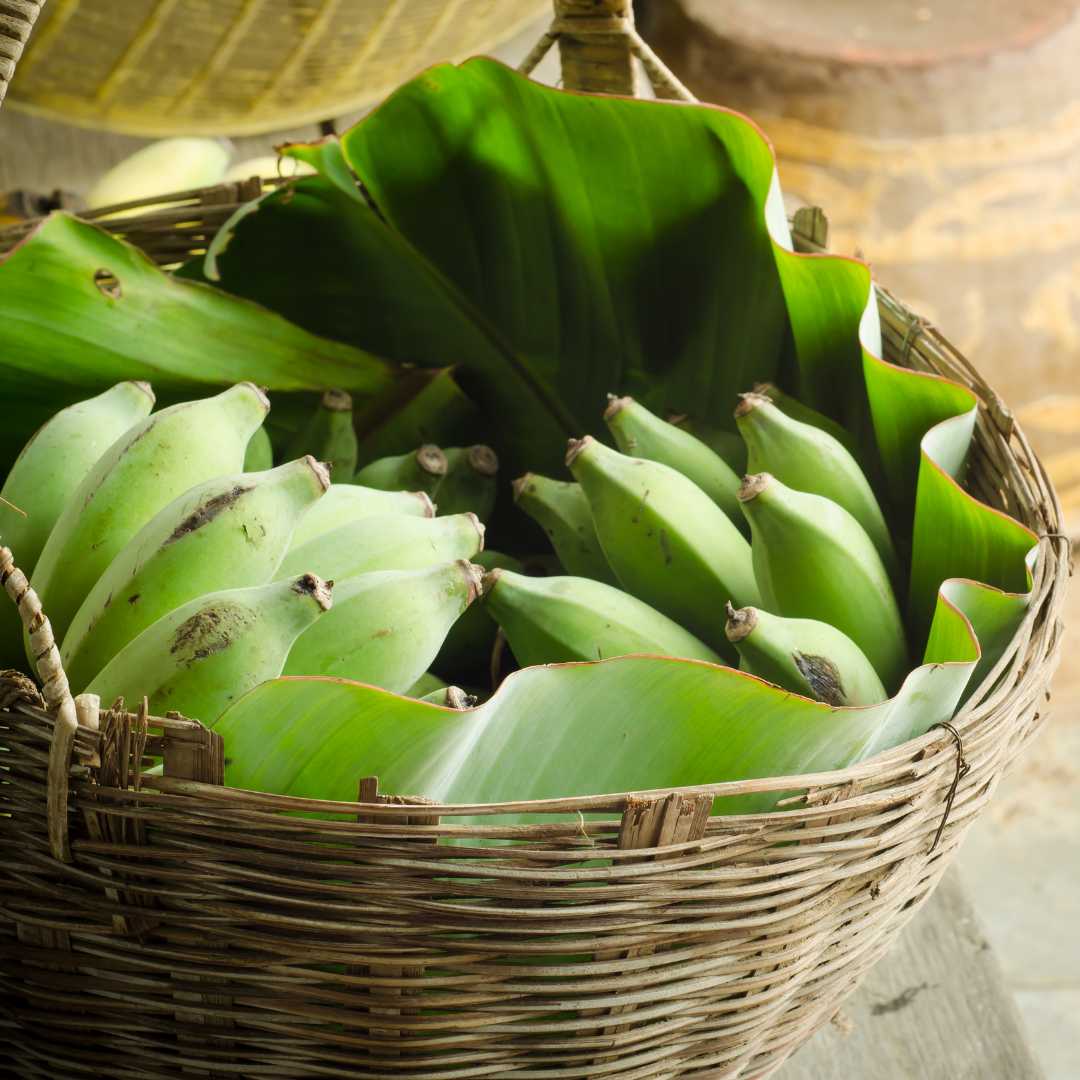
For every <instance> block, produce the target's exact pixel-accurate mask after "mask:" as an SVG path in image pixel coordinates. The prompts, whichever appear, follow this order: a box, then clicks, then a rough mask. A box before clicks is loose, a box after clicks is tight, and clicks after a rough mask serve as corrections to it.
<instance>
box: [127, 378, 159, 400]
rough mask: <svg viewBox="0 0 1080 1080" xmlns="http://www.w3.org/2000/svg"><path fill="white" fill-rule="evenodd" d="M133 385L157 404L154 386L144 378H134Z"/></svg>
mask: <svg viewBox="0 0 1080 1080" xmlns="http://www.w3.org/2000/svg"><path fill="white" fill-rule="evenodd" d="M132 385H134V386H137V387H138V388H139V389H140V390H141V391H142V392H143V393H144V394H145V395H146V396H147V397H148V398H149V399H150V401H151V402H152V403H153V404H157V398H156V397H155V396H154V390H153V387H152V386H151V385H150V384H149V383H148V382H144V381H143V380H142V379H134V380H133V382H132Z"/></svg>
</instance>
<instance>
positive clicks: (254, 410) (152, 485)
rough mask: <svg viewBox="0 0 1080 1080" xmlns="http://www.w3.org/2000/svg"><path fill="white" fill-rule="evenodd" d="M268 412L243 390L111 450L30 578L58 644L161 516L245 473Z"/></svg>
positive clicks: (258, 397) (189, 408)
mask: <svg viewBox="0 0 1080 1080" xmlns="http://www.w3.org/2000/svg"><path fill="white" fill-rule="evenodd" d="M269 408H270V404H269V402H268V401H267V400H266V395H265V394H264V393H263V392H262V391H261V390H259V389H258V387H256V386H254V385H253V384H252V383H238V384H237V385H236V386H233V387H230V389H228V390H226V391H225V392H224V393H222V394H218V395H217V396H216V397H212V398H205V399H203V400H201V401H188V402H184V403H183V404H180V405H173V406H171V407H170V408H168V409H162V410H161V412H158V413H153V414H151V415H150V416H148V417H147V418H146V419H145V420H143V421H142V422H141V423H138V424H136V425H135V426H134V427H132V428H130V429H129V430H128V431H127V432H125V433H124V435H123V436H122V437H121V438H120V439H118V440H117V441H116V442H114V443H113V445H112V446H110V447H109V449H108V450H107V451H106V452H105V453H104V454H103V455H102V457H101V459H100V460H99V461H98V462H97V464H95V465H94V467H93V468H92V469H91V470H90V472H89V473H88V474H87V476H86V478H85V479H84V480H83V482H82V483H81V484H80V485H79V486H78V488H77V489H76V490H75V493H74V494H73V495H72V496H71V498H70V499H69V500H68V502H67V505H66V506H65V507H64V510H63V512H62V513H61V515H60V518H59V520H58V521H57V523H56V527H55V528H54V529H53V531H52V533H51V535H50V536H49V539H48V542H47V543H46V544H45V548H44V550H43V551H42V553H41V558H40V559H39V560H38V564H37V567H36V568H35V570H34V574H33V577H32V579H31V585H32V586H33V588H34V589H35V591H36V592H37V594H38V596H39V597H40V598H41V604H42V607H43V608H44V610H45V611H47V612H48V614H49V619H50V621H51V622H52V627H53V633H54V634H55V635H56V637H57V638H58V639H60V640H62V639H63V637H64V635H65V634H66V633H67V630H68V626H69V625H70V624H71V620H72V617H73V616H74V615H75V612H76V611H78V610H79V606H80V605H81V604H82V602H83V600H84V599H85V598H86V594H87V593H88V592H89V591H90V589H91V587H92V586H93V584H94V582H95V581H97V579H98V578H99V577H101V575H102V574H103V573H104V572H105V570H106V569H107V568H108V566H109V564H110V563H111V562H112V561H113V559H115V558H116V556H117V555H119V554H120V552H121V551H122V550H123V548H124V547H125V545H126V544H127V543H128V541H129V540H130V539H131V538H132V537H133V536H134V535H135V534H136V533H137V532H138V531H139V530H140V529H141V528H142V527H143V526H144V525H145V524H146V523H147V522H148V521H149V520H150V519H151V518H152V517H153V516H154V515H155V514H156V513H157V512H158V511H159V510H161V509H163V508H164V507H166V506H168V505H169V503H171V502H172V501H173V499H175V498H177V497H178V496H180V495H182V494H183V493H184V492H185V491H188V490H189V489H191V488H192V487H194V486H195V485H196V484H201V483H203V482H204V481H206V480H211V479H213V478H214V477H215V476H221V475H223V474H227V473H238V472H241V471H242V469H243V464H244V454H245V452H246V450H247V444H248V440H249V439H250V438H251V436H252V433H253V432H254V431H255V429H256V428H257V427H258V426H259V425H260V424H261V423H262V422H263V418H264V417H265V416H266V413H267V410H268V409H269ZM23 640H24V642H25V643H26V646H27V655H29V641H28V639H27V638H26V637H25V635H24V638H23ZM110 700H111V699H110Z"/></svg>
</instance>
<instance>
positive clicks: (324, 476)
mask: <svg viewBox="0 0 1080 1080" xmlns="http://www.w3.org/2000/svg"><path fill="white" fill-rule="evenodd" d="M304 464H305V465H306V466H307V467H308V468H309V469H310V470H311V471H312V472H313V473H314V474H315V479H316V480H318V482H319V487H321V488H322V490H323V491H329V490H330V466H329V464H328V463H326V462H324V461H316V460H315V459H314V458H313V457H312V456H311V455H310V454H306V455H305V456H304Z"/></svg>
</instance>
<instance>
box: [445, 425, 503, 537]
mask: <svg viewBox="0 0 1080 1080" xmlns="http://www.w3.org/2000/svg"><path fill="white" fill-rule="evenodd" d="M498 471H499V459H498V457H497V456H496V454H495V451H494V450H492V449H491V447H490V446H484V445H483V444H482V443H477V445H476V446H467V447H461V446H455V447H452V448H451V449H449V450H447V451H446V475H445V476H444V477H443V478H442V482H441V483H440V484H439V486H438V488H436V490H435V499H436V500H437V501H438V504H439V513H440V514H464V513H465V512H466V511H467V510H471V511H472V512H473V513H474V514H475V515H476V516H477V517H478V518H479V519H480V520H481V521H487V519H488V518H489V517H491V511H492V510H493V509H494V508H495V474H496V473H497V472H498Z"/></svg>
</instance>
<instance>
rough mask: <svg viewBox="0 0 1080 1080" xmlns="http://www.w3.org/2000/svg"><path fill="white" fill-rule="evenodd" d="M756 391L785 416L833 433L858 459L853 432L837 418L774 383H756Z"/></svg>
mask: <svg viewBox="0 0 1080 1080" xmlns="http://www.w3.org/2000/svg"><path fill="white" fill-rule="evenodd" d="M754 393H755V394H762V395H764V396H765V397H768V398H769V400H770V401H772V402H773V404H774V405H775V406H776V407H777V408H778V409H779V410H780V411H781V412H782V413H783V414H784V415H785V416H790V417H791V419H792V420H798V421H799V423H800V424H809V425H810V426H811V427H816V428H818V429H820V430H821V431H824V432H825V433H826V434H828V435H831V436H832V437H833V438H834V439H835V440H836V441H837V442H838V443H839V444H840V445H841V446H842V447H843V448H844V449H845V450H846V451H847V452H848V453H849V454H850V455H851V456H852V457H853V458H855V459H856V460H858V458H859V446H858V443H856V442H855V439H854V438H853V436H852V435H851V433H850V432H849V431H848V430H847V429H846V428H844V427H841V426H840V425H839V424H838V423H837V422H836V421H835V420H832V419H830V418H829V417H828V416H826V415H825V414H824V413H819V412H818V411H817V409H811V408H810V406H809V405H804V404H803V403H802V402H801V401H800V400H799V399H798V398H794V397H792V396H791V395H790V394H785V393H784V391H783V390H781V389H780V388H779V387H778V386H774V385H773V384H772V383H768V382H767V383H754Z"/></svg>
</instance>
